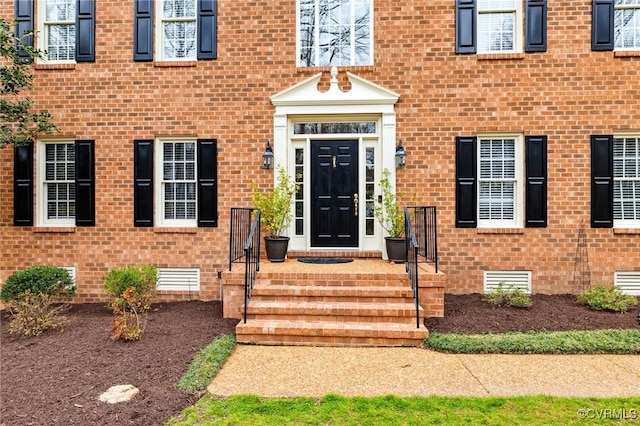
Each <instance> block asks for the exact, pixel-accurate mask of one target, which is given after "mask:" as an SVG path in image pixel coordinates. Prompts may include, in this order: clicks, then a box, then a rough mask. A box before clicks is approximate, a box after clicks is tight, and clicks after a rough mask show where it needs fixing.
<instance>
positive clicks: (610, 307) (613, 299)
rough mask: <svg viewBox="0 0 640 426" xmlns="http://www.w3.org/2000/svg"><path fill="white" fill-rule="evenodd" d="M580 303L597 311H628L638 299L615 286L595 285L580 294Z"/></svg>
mask: <svg viewBox="0 0 640 426" xmlns="http://www.w3.org/2000/svg"><path fill="white" fill-rule="evenodd" d="M578 303H579V304H581V305H587V306H589V307H590V308H591V309H594V310H596V311H613V312H627V310H628V309H629V308H631V307H632V306H636V305H637V304H638V300H637V299H636V298H635V297H634V296H631V295H629V294H624V293H623V292H622V291H621V290H620V289H619V288H618V287H615V286H601V285H599V286H595V287H591V288H589V289H587V290H585V291H583V292H582V293H580V294H579V295H578Z"/></svg>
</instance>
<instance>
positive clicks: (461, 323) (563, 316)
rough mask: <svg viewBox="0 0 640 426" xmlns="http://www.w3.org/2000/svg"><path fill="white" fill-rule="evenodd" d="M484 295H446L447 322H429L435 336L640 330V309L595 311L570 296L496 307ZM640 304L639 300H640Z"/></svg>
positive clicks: (537, 298)
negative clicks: (528, 306)
mask: <svg viewBox="0 0 640 426" xmlns="http://www.w3.org/2000/svg"><path fill="white" fill-rule="evenodd" d="M482 299H483V296H482V295H481V294H462V295H453V294H447V295H445V298H444V318H427V319H426V320H425V325H426V326H427V328H428V329H429V331H431V332H436V333H464V334H484V333H508V332H512V331H521V332H527V331H567V330H605V329H628V328H638V327H639V326H638V319H637V318H638V317H637V315H638V310H640V305H639V306H636V307H635V308H631V310H629V311H627V312H626V313H623V314H621V313H615V312H604V311H594V310H591V309H589V308H588V307H586V306H583V305H578V304H577V303H576V296H573V295H569V294H562V295H544V294H534V295H532V296H531V300H532V302H533V306H532V307H531V308H530V309H522V308H509V307H495V306H493V305H491V304H489V303H486V302H483V300H482ZM639 301H640V298H639Z"/></svg>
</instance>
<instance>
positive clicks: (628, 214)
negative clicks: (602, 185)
mask: <svg viewBox="0 0 640 426" xmlns="http://www.w3.org/2000/svg"><path fill="white" fill-rule="evenodd" d="M613 183H614V186H613V218H614V219H615V220H640V138H614V140H613Z"/></svg>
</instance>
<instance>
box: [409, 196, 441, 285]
mask: <svg viewBox="0 0 640 426" xmlns="http://www.w3.org/2000/svg"><path fill="white" fill-rule="evenodd" d="M407 210H408V213H409V216H408V218H409V220H410V222H411V224H412V225H413V229H414V231H415V235H416V240H417V243H418V255H419V259H420V260H421V263H433V266H434V269H435V272H436V274H437V273H438V226H437V218H436V207H435V206H420V207H406V208H405V212H406V211H407ZM405 218H406V217H405Z"/></svg>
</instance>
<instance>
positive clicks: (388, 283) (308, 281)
mask: <svg viewBox="0 0 640 426" xmlns="http://www.w3.org/2000/svg"><path fill="white" fill-rule="evenodd" d="M258 282H259V283H260V284H263V285H265V286H270V285H291V286H308V285H311V286H331V287H345V286H349V287H357V286H371V287H376V286H377V287H406V286H408V285H409V280H408V278H407V277H406V276H403V277H393V278H390V277H387V276H383V277H375V276H372V277H362V278H355V279H352V278H344V279H335V278H333V277H327V278H317V277H313V278H312V277H308V278H300V277H291V278H284V279H283V278H268V277H266V278H264V277H261V278H259V279H258V280H256V284H258Z"/></svg>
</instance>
